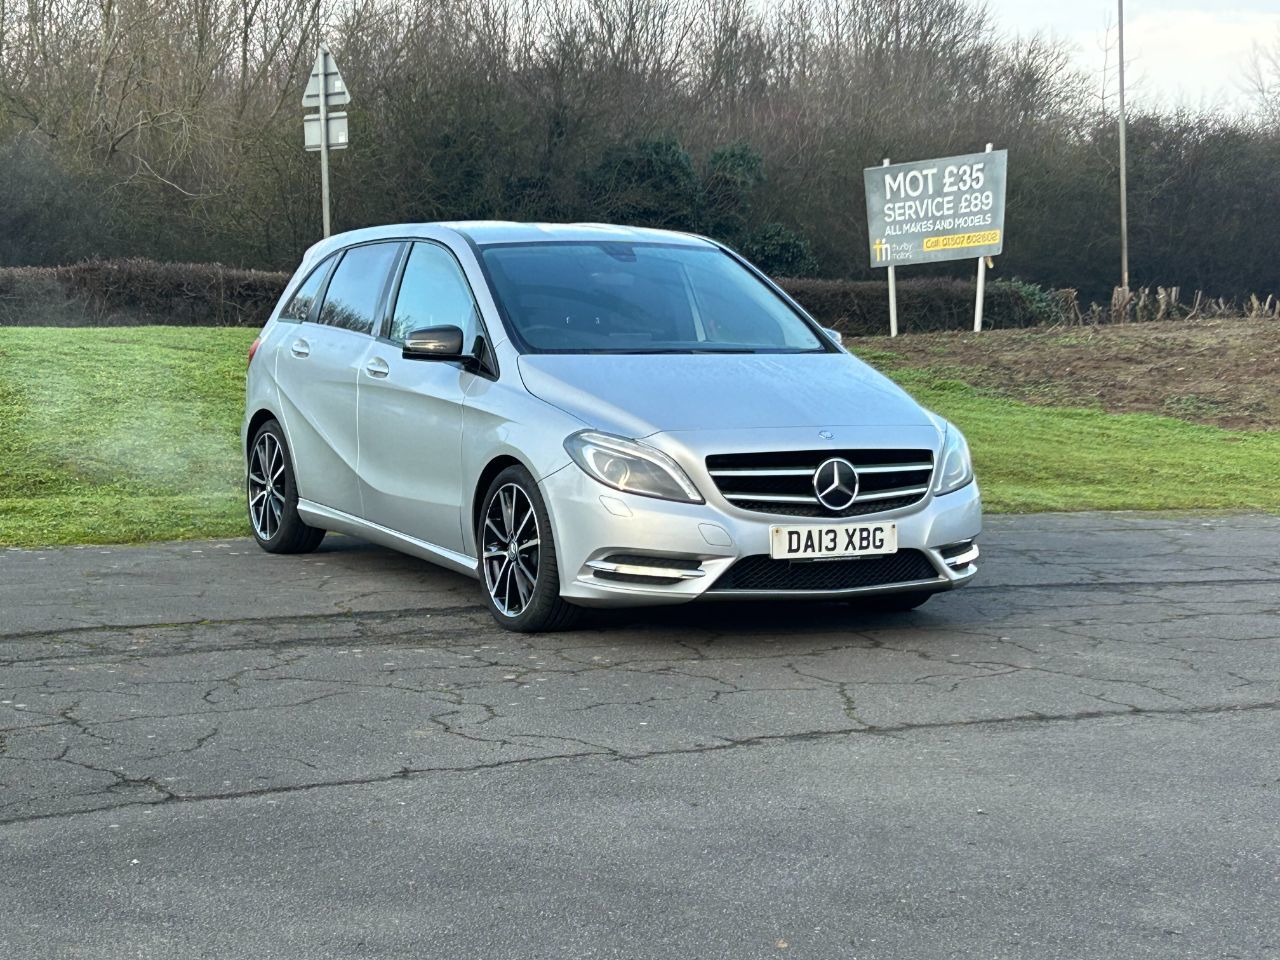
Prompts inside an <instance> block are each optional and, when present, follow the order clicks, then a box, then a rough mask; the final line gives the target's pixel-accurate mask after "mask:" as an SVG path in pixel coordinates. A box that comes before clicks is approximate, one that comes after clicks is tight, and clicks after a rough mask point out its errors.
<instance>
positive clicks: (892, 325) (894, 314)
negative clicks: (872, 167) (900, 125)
mask: <svg viewBox="0 0 1280 960" xmlns="http://www.w3.org/2000/svg"><path fill="white" fill-rule="evenodd" d="M888 165H889V158H888V157H885V158H884V164H883V166H886V167H887V166H888ZM891 256H892V254H891ZM897 335H898V278H897V276H896V274H895V273H894V269H893V261H892V260H890V261H889V336H891V337H896V336H897Z"/></svg>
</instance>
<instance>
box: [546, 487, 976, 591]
mask: <svg viewBox="0 0 1280 960" xmlns="http://www.w3.org/2000/svg"><path fill="white" fill-rule="evenodd" d="M540 486H541V487H542V490H543V500H544V501H545V502H546V504H547V509H548V511H549V512H550V514H551V522H552V527H553V528H554V534H555V542H556V558H557V561H558V564H559V568H560V592H561V595H562V596H563V597H564V598H565V599H566V600H570V601H572V602H573V603H576V604H579V605H581V606H645V605H652V604H675V603H687V602H689V601H692V600H698V599H703V600H713V599H716V600H743V599H816V600H839V599H848V598H850V597H856V596H859V595H864V594H883V593H895V592H905V591H917V590H927V591H940V590H950V589H953V588H955V587H958V586H961V585H962V584H964V583H967V582H968V581H969V580H971V579H972V578H973V576H974V575H975V574H976V573H977V566H976V563H975V561H976V560H977V553H978V551H977V545H976V544H973V543H972V541H973V540H974V539H975V538H976V537H977V536H978V534H979V533H980V532H981V530H982V500H981V496H980V494H979V491H978V485H977V483H976V482H974V483H970V484H969V485H967V486H965V487H963V488H961V489H960V490H956V491H955V492H953V493H949V494H946V495H944V496H940V497H935V496H933V495H932V494H930V495H928V496H926V497H925V499H924V500H922V501H920V502H919V503H916V504H912V505H911V506H910V507H906V508H904V509H901V510H894V511H887V512H885V513H880V514H874V515H870V516H860V517H856V518H853V519H852V520H851V521H850V522H857V523H871V522H876V521H880V520H892V521H893V522H894V523H896V524H897V525H898V549H899V551H903V550H919V551H920V552H921V553H922V554H923V555H924V556H925V557H926V558H927V559H928V561H929V565H931V566H932V568H933V570H932V572H931V574H930V572H929V571H927V569H926V571H925V573H926V575H924V576H918V575H913V576H912V579H909V580H903V581H898V582H893V583H888V584H884V583H881V584H876V585H873V586H857V587H850V588H841V589H763V590H759V589H745V590H744V589H715V588H714V587H713V585H714V584H715V582H716V580H717V579H719V578H720V577H721V576H722V575H723V574H724V573H725V572H726V571H727V570H728V569H729V568H730V567H731V566H733V564H734V563H735V562H736V561H737V560H739V559H741V558H743V557H751V556H760V555H764V556H768V554H769V528H770V527H771V526H774V525H777V524H797V523H801V524H802V523H812V524H814V525H820V524H822V523H823V521H822V520H819V519H811V518H799V517H781V516H777V517H775V516H770V515H768V514H761V513H755V512H750V511H746V510H741V509H738V508H735V507H733V506H732V505H729V504H727V503H723V504H716V503H712V502H708V503H696V504H695V503H673V502H671V501H666V500H656V499H654V498H652V497H640V496H635V495H633V494H627V493H622V492H620V491H618V490H614V489H612V488H610V487H606V486H604V485H603V484H601V483H599V482H597V481H596V480H594V479H592V478H591V477H589V476H587V474H586V473H584V472H583V471H582V470H580V469H579V468H578V467H577V466H576V465H573V464H570V465H568V466H566V467H564V468H563V469H561V470H557V471H556V472H555V473H553V474H551V475H550V476H548V477H546V478H544V479H543V481H542V483H541V485H540ZM619 557H621V558H622V560H621V562H619ZM649 558H651V560H650V559H649ZM635 561H640V563H637V562H635ZM805 562H806V563H824V562H828V561H805ZM654 568H656V569H657V570H660V571H661V572H663V573H664V574H665V576H662V577H661V578H655V577H647V578H646V577H638V576H636V573H637V572H638V571H639V572H645V571H646V570H648V571H650V572H651V571H652V569H654Z"/></svg>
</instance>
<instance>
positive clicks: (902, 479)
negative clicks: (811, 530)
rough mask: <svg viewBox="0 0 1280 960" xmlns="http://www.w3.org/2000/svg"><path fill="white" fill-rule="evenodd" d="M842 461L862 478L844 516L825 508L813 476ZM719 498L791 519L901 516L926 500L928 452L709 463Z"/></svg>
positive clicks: (751, 457)
mask: <svg viewBox="0 0 1280 960" xmlns="http://www.w3.org/2000/svg"><path fill="white" fill-rule="evenodd" d="M832 458H840V459H842V460H847V461H848V462H849V463H851V464H853V466H854V468H855V469H856V470H857V472H858V495H857V497H856V499H855V500H854V501H853V503H851V504H849V505H848V506H847V507H845V508H844V509H842V510H832V509H830V508H828V507H826V506H824V505H823V504H822V503H821V502H820V501H819V500H818V497H817V495H816V493H815V492H814V481H813V476H814V472H815V471H816V470H817V468H818V466H819V465H820V464H822V463H823V462H824V461H826V460H829V459H832ZM707 470H708V472H710V474H711V479H712V480H714V481H715V484H716V487H717V488H718V489H719V491H720V493H721V495H722V496H723V497H724V498H725V499H726V500H728V501H729V502H730V503H732V504H733V505H734V506H735V507H739V508H741V509H743V510H754V511H757V512H759V513H772V514H779V515H782V516H789V517H857V516H864V515H866V514H869V513H883V512H885V511H887V510H898V509H901V508H902V507H907V506H910V505H911V504H913V503H916V502H917V501H919V500H922V499H923V498H924V497H925V495H926V494H927V493H928V492H929V481H930V478H931V477H932V476H933V453H932V452H931V451H929V450H785V451H779V452H777V453H727V454H714V455H712V456H709V457H707Z"/></svg>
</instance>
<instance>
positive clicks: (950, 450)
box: [933, 423, 973, 493]
mask: <svg viewBox="0 0 1280 960" xmlns="http://www.w3.org/2000/svg"><path fill="white" fill-rule="evenodd" d="M946 431H947V432H946V434H945V435H944V436H943V438H942V461H941V462H942V466H941V467H940V468H939V470H938V478H937V480H935V481H934V484H933V492H934V493H950V492H951V491H952V490H959V489H960V488H961V487H963V486H964V485H965V484H967V483H969V482H971V481H972V480H973V461H972V460H971V459H970V458H969V444H967V443H965V440H964V434H962V433H961V432H960V431H959V430H957V429H956V427H955V424H952V423H948V424H947V426H946Z"/></svg>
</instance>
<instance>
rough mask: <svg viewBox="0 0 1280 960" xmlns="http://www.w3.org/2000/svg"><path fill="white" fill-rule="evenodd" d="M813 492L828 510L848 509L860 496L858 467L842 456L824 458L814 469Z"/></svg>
mask: <svg viewBox="0 0 1280 960" xmlns="http://www.w3.org/2000/svg"><path fill="white" fill-rule="evenodd" d="M813 492H814V493H815V494H817V496H818V502H819V503H820V504H822V505H823V506H824V507H826V508H827V509H828V510H833V511H835V512H837V513H838V512H839V511H841V510H846V509H848V508H849V507H851V506H853V501H854V500H856V499H857V497H858V471H857V468H855V467H854V465H853V464H852V463H850V462H849V461H848V460H845V459H843V458H841V457H832V458H831V459H830V460H824V461H823V462H822V463H820V464H818V469H817V470H815V471H813Z"/></svg>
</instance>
